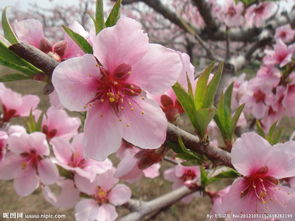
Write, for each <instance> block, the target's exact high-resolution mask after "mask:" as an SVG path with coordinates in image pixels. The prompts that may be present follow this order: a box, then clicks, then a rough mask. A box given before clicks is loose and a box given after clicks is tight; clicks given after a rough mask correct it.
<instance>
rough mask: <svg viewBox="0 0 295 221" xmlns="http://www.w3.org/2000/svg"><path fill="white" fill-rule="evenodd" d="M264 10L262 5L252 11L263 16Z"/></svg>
mask: <svg viewBox="0 0 295 221" xmlns="http://www.w3.org/2000/svg"><path fill="white" fill-rule="evenodd" d="M264 9H265V7H264V5H261V6H259V7H256V8H255V10H254V12H255V13H256V14H263V13H264Z"/></svg>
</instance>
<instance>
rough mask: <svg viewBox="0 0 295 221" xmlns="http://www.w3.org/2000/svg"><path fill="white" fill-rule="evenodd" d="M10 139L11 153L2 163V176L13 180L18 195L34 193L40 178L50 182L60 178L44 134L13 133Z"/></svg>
mask: <svg viewBox="0 0 295 221" xmlns="http://www.w3.org/2000/svg"><path fill="white" fill-rule="evenodd" d="M7 142H8V148H9V150H10V152H9V154H7V155H6V156H7V157H6V158H5V160H4V161H3V163H2V164H1V165H0V179H4V180H10V179H14V188H15V190H16V192H17V194H19V195H20V196H27V195H29V194H31V193H32V192H33V191H34V190H35V189H37V188H38V186H39V184H40V181H41V182H42V183H44V184H48V185H49V184H53V183H55V182H56V181H57V179H58V176H59V175H58V171H57V168H56V166H55V165H54V164H53V163H52V161H51V159H50V158H48V155H49V147H48V144H47V141H46V136H45V135H44V134H42V133H39V132H35V133H32V134H20V135H11V136H9V138H8V141H7Z"/></svg>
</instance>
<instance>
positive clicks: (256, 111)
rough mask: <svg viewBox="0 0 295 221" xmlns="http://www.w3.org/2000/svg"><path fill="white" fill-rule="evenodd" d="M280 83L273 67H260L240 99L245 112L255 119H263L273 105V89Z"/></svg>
mask: <svg viewBox="0 0 295 221" xmlns="http://www.w3.org/2000/svg"><path fill="white" fill-rule="evenodd" d="M279 82H280V73H279V71H278V70H277V69H276V68H273V67H262V68H261V69H260V70H259V71H258V73H257V76H256V77H255V78H253V79H251V80H250V81H249V83H248V85H249V87H248V91H247V92H246V93H245V94H244V96H243V97H242V99H241V102H242V103H245V111H246V113H248V114H252V115H253V116H254V117H255V118H256V119H261V118H263V117H264V116H265V115H266V114H267V112H268V111H269V106H270V105H272V104H273V101H274V98H273V96H274V94H273V89H274V88H275V87H277V86H278V84H279Z"/></svg>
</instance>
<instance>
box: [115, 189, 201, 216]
mask: <svg viewBox="0 0 295 221" xmlns="http://www.w3.org/2000/svg"><path fill="white" fill-rule="evenodd" d="M197 190H198V188H194V189H189V188H187V187H186V186H183V187H180V188H178V189H176V190H173V191H172V192H169V193H166V194H164V195H163V196H160V197H158V198H156V199H154V200H151V201H148V202H141V201H139V202H138V201H134V200H133V201H131V204H132V206H131V208H136V209H135V211H134V212H132V213H129V214H128V215H126V216H124V217H122V218H120V219H119V220H118V221H137V220H143V219H142V218H144V217H145V216H146V215H149V214H152V213H154V212H157V211H159V210H161V209H162V208H166V207H167V206H170V205H172V204H173V203H175V202H177V201H178V200H181V199H182V198H183V197H185V196H187V195H189V194H192V193H194V192H196V191H197Z"/></svg>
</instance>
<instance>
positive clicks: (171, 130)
mask: <svg viewBox="0 0 295 221" xmlns="http://www.w3.org/2000/svg"><path fill="white" fill-rule="evenodd" d="M179 136H180V137H181V138H182V140H183V142H184V144H185V146H186V147H187V148H188V149H190V150H192V151H194V152H197V153H200V154H203V155H205V156H207V157H208V159H210V160H211V161H214V162H219V163H221V164H222V165H225V166H229V167H232V164H231V158H230V154H229V153H228V152H226V151H224V150H222V149H219V148H217V147H213V146H209V145H208V143H202V142H200V140H199V138H198V137H197V136H194V135H192V134H190V133H188V132H186V131H184V130H182V129H180V128H179V127H176V126H175V125H173V124H171V123H169V124H168V129H167V139H168V140H170V141H172V142H178V137H179Z"/></svg>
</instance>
